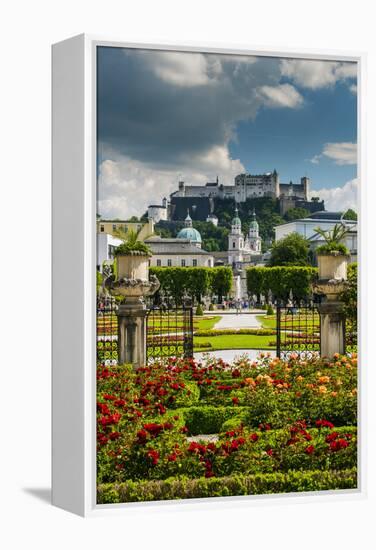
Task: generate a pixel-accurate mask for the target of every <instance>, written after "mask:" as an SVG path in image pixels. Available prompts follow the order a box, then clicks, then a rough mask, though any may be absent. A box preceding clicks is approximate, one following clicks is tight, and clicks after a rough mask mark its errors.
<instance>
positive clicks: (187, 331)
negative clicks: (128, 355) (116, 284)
mask: <svg viewBox="0 0 376 550" xmlns="http://www.w3.org/2000/svg"><path fill="white" fill-rule="evenodd" d="M146 357H147V361H148V363H152V362H153V361H155V360H156V359H159V358H163V357H193V307H192V303H191V301H190V300H189V299H188V298H187V297H184V298H183V300H182V303H181V304H179V303H177V302H176V301H175V300H174V299H173V298H171V297H169V296H168V295H166V294H164V295H163V294H158V295H157V297H156V298H155V299H154V300H153V302H152V303H151V304H150V306H149V308H148V312H147V324H146Z"/></svg>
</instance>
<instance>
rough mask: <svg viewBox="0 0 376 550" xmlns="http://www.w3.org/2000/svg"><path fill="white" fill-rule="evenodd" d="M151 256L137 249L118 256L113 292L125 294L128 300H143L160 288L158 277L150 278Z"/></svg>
mask: <svg viewBox="0 0 376 550" xmlns="http://www.w3.org/2000/svg"><path fill="white" fill-rule="evenodd" d="M149 257H150V256H149V255H148V254H144V253H140V252H137V251H134V252H133V253H131V254H124V255H120V254H119V255H118V256H117V257H116V262H117V278H116V280H115V281H113V282H112V283H111V290H112V292H113V294H115V295H117V296H124V297H125V298H126V299H127V301H128V302H130V301H131V302H137V301H140V302H143V301H144V300H143V299H144V298H145V297H147V296H151V295H153V294H154V293H155V292H156V291H157V290H158V288H159V281H158V280H157V278H156V277H151V278H150V280H149Z"/></svg>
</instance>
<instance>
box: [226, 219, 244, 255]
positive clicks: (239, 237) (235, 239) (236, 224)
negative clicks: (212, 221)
mask: <svg viewBox="0 0 376 550" xmlns="http://www.w3.org/2000/svg"><path fill="white" fill-rule="evenodd" d="M243 250H244V235H243V233H242V222H241V221H240V218H239V214H238V209H237V208H235V217H234V218H233V220H232V222H231V233H230V234H229V236H228V263H229V264H230V265H234V264H237V263H239V262H242V261H243Z"/></svg>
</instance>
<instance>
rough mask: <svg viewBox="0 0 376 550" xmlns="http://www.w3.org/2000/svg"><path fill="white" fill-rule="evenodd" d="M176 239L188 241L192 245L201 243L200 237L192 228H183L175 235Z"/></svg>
mask: <svg viewBox="0 0 376 550" xmlns="http://www.w3.org/2000/svg"><path fill="white" fill-rule="evenodd" d="M177 238H178V239H189V240H190V241H192V242H194V243H201V242H202V239H201V235H200V233H199V232H198V231H197V229H195V228H194V227H183V229H181V230H180V231H179V233H178V235H177Z"/></svg>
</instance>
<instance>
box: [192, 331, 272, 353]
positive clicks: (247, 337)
mask: <svg viewBox="0 0 376 550" xmlns="http://www.w3.org/2000/svg"><path fill="white" fill-rule="evenodd" d="M273 339H275V337H273V336H254V335H252V334H229V335H228V336H227V335H222V336H195V337H194V339H193V345H194V347H195V344H203V343H206V342H210V343H211V345H212V347H211V348H207V349H208V351H214V350H217V349H274V348H275V346H270V345H269V344H270V342H271V341H273ZM197 351H205V348H197Z"/></svg>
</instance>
